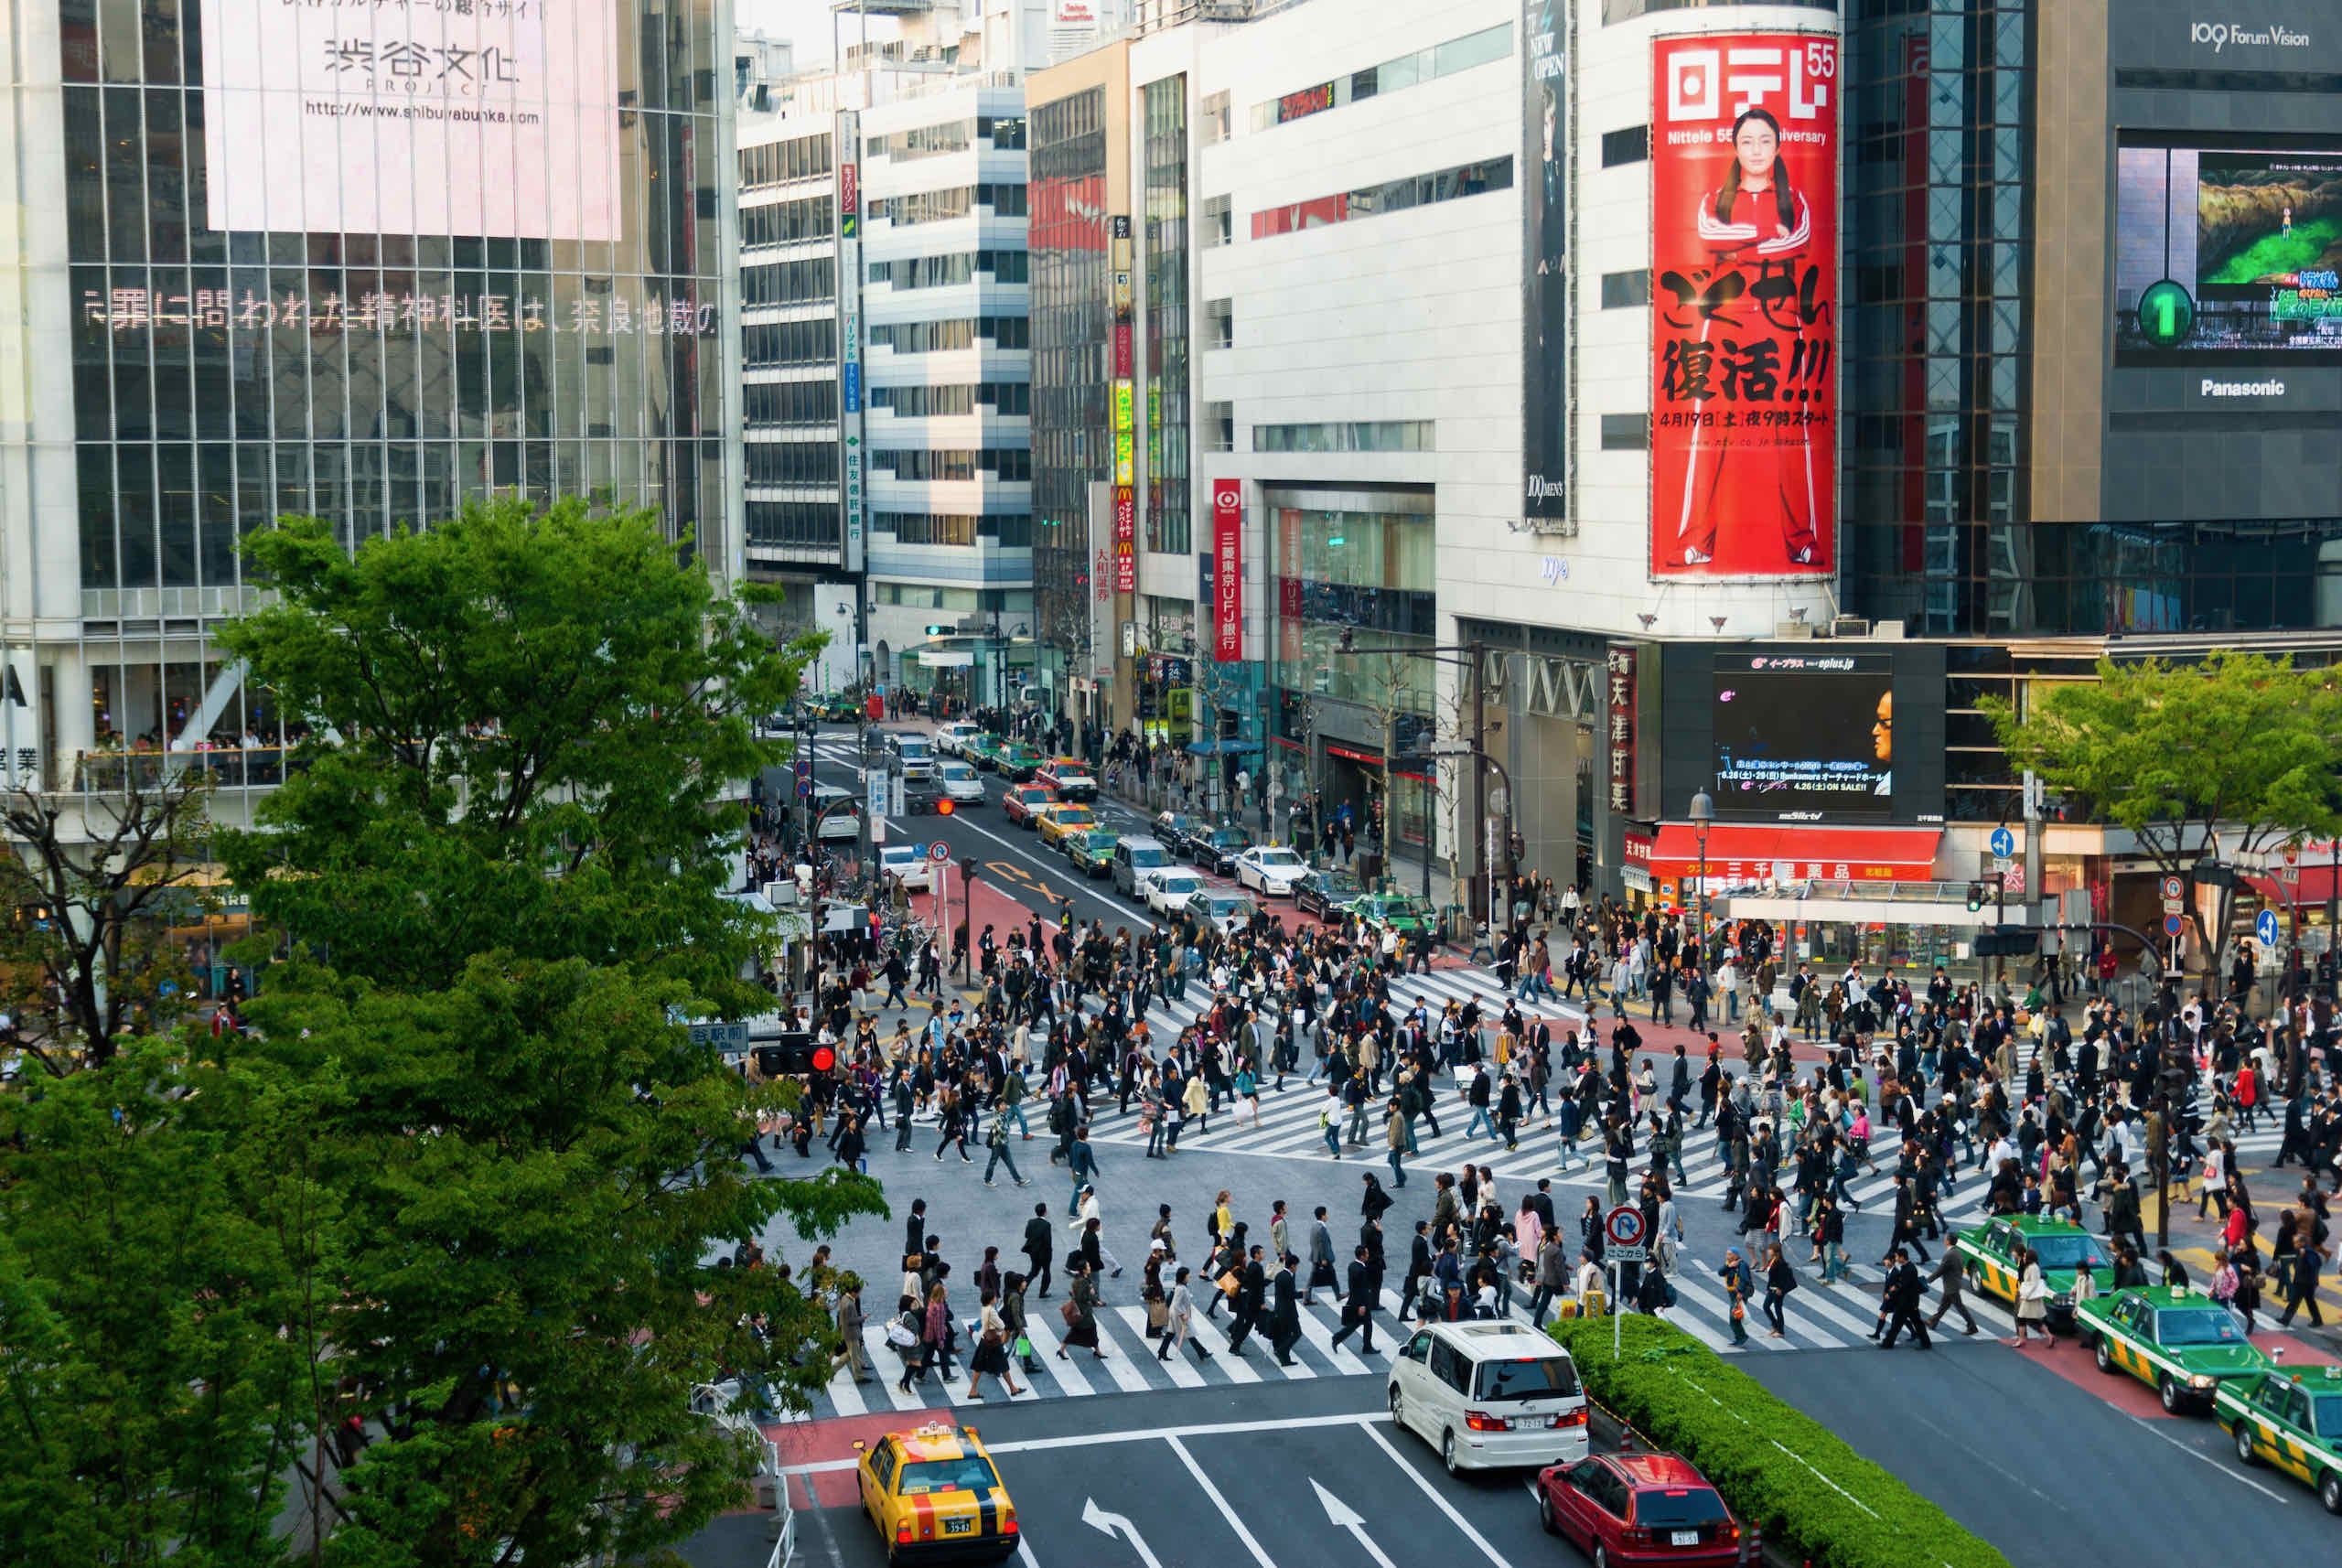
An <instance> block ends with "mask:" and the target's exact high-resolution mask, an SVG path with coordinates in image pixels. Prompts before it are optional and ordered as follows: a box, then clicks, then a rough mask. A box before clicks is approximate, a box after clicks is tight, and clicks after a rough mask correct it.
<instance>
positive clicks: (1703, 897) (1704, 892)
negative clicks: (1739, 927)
mask: <svg viewBox="0 0 2342 1568" xmlns="http://www.w3.org/2000/svg"><path fill="white" fill-rule="evenodd" d="M1715 816H1716V804H1715V802H1714V800H1709V799H1708V792H1707V791H1706V790H1705V789H1702V790H1699V791H1697V792H1696V793H1694V794H1693V795H1692V823H1693V825H1694V826H1695V828H1696V829H1697V831H1698V832H1699V835H1700V966H1701V967H1702V968H1703V969H1705V968H1706V967H1707V962H1708V824H1709V823H1710V822H1714V821H1715Z"/></svg>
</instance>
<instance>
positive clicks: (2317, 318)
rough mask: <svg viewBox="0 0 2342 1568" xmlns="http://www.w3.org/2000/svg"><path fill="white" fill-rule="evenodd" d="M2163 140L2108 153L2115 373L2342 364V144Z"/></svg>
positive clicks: (2132, 141)
mask: <svg viewBox="0 0 2342 1568" xmlns="http://www.w3.org/2000/svg"><path fill="white" fill-rule="evenodd" d="M2166 140H2167V138H2156V137H2152V136H2148V135H2143V134H2142V135H2137V136H2135V137H2133V136H2126V137H2125V138H2124V140H2123V142H2122V145H2121V147H2120V148H2119V149H2118V162H2117V175H2116V187H2117V190H2116V227H2115V242H2114V256H2115V260H2114V295H2115V333H2114V349H2115V357H2116V361H2117V362H2118V363H2122V362H2131V363H2173V362H2180V363H2185V362H2193V361H2196V360H2199V359H2208V358H2213V357H2219V356H2226V357H2229V358H2231V359H2233V360H2240V361H2242V362H2248V363H2250V362H2255V361H2259V362H2266V358H2267V356H2270V355H2273V354H2302V353H2305V354H2311V355H2318V356H2323V355H2328V354H2331V355H2334V356H2336V362H2342V288H2337V272H2342V141H2330V142H2328V143H2326V144H2325V145H2320V146H2313V147H2294V148H2285V147H2270V146H2241V145H2239V146H2222V145H2207V144H2206V142H2205V139H2204V138H2201V137H2196V138H2190V139H2189V140H2188V141H2187V142H2186V144H2185V145H2147V144H2149V143H2150V142H2156V143H2161V142H2163V141H2166Z"/></svg>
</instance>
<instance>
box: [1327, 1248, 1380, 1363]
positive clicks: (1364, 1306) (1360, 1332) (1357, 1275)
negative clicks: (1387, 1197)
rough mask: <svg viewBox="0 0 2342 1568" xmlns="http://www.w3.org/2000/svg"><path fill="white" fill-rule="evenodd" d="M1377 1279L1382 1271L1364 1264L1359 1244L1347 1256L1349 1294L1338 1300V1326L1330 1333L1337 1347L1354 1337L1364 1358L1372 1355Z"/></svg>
mask: <svg viewBox="0 0 2342 1568" xmlns="http://www.w3.org/2000/svg"><path fill="white" fill-rule="evenodd" d="M1370 1223H1371V1222H1370ZM1381 1279H1382V1271H1381V1270H1380V1269H1378V1268H1376V1267H1375V1266H1374V1265H1373V1264H1372V1263H1370V1262H1367V1253H1366V1247H1365V1245H1364V1244H1363V1243H1360V1244H1359V1248H1358V1250H1357V1251H1355V1252H1353V1253H1352V1254H1351V1255H1350V1288H1349V1294H1348V1295H1347V1296H1345V1297H1343V1299H1342V1326H1340V1327H1339V1328H1338V1329H1336V1330H1335V1331H1334V1341H1333V1342H1334V1344H1335V1346H1336V1347H1337V1348H1339V1346H1340V1345H1341V1342H1342V1341H1343V1340H1345V1339H1347V1338H1348V1337H1350V1336H1351V1335H1352V1334H1356V1335H1357V1336H1358V1337H1359V1347H1360V1348H1362V1349H1364V1350H1365V1351H1366V1353H1367V1354H1368V1355H1370V1356H1371V1355H1373V1354H1374V1305H1375V1297H1376V1296H1377V1295H1378V1294H1380V1291H1381Z"/></svg>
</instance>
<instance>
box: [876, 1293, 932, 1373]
mask: <svg viewBox="0 0 2342 1568" xmlns="http://www.w3.org/2000/svg"><path fill="white" fill-rule="evenodd" d="M925 1332H926V1319H925V1318H924V1317H922V1316H920V1313H919V1300H918V1298H917V1297H915V1296H908V1295H906V1296H903V1297H901V1298H900V1300H899V1302H898V1310H897V1312H896V1314H895V1316H894V1317H893V1318H892V1319H891V1320H890V1321H889V1322H888V1323H887V1325H886V1348H888V1349H889V1350H892V1351H893V1352H894V1353H895V1354H896V1355H897V1356H899V1357H901V1358H902V1360H903V1375H902V1376H901V1377H899V1378H897V1379H896V1380H895V1387H897V1388H898V1389H900V1390H901V1391H903V1392H905V1393H910V1392H911V1391H912V1389H911V1377H912V1375H913V1374H914V1373H915V1372H918V1371H919V1370H920V1364H921V1362H922V1360H923V1359H924V1357H923V1355H922V1352H921V1348H920V1336H921V1335H922V1334H924V1333H925Z"/></svg>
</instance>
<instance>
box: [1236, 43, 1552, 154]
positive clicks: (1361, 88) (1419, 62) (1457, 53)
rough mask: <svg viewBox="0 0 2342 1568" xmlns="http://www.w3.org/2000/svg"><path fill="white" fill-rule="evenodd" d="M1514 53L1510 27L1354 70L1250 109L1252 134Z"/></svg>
mask: <svg viewBox="0 0 2342 1568" xmlns="http://www.w3.org/2000/svg"><path fill="white" fill-rule="evenodd" d="M1511 52H1512V25H1511V24H1510V23H1509V22H1507V23H1503V24H1500V25H1499V26H1497V27H1484V28H1482V29H1481V30H1480V31H1478V32H1477V33H1466V34H1465V35H1464V36H1463V37H1462V38H1450V39H1449V40H1448V41H1447V42H1445V43H1444V44H1434V45H1432V46H1431V47H1430V48H1423V49H1417V50H1415V51H1413V53H1411V54H1403V55H1401V56H1400V57H1399V58H1398V59H1390V60H1384V61H1383V62H1382V63H1381V64H1380V65H1370V66H1368V67H1367V68H1366V69H1365V70H1354V71H1352V72H1350V73H1349V74H1348V76H1338V77H1336V78H1335V79H1334V80H1333V81H1321V82H1319V83H1317V85H1316V86H1315V87H1305V88H1302V89H1300V90H1299V91H1295V92H1287V93H1284V95H1282V96H1280V97H1276V98H1272V99H1269V100H1267V101H1266V102H1261V103H1255V104H1253V105H1252V129H1253V130H1255V131H1266V130H1269V129H1270V128H1272V127H1273V126H1277V125H1283V124H1288V123H1289V122H1292V121H1295V120H1305V119H1307V118H1308V117H1309V116H1310V115H1312V114H1322V113H1325V112H1326V111H1327V110H1328V109H1339V108H1341V107H1342V106H1343V105H1344V104H1346V103H1360V102H1365V101H1366V100H1367V99H1370V98H1373V97H1377V96H1379V95H1380V94H1382V93H1385V92H1396V91H1400V90H1401V89H1402V88H1407V87H1414V86H1417V85H1419V84H1421V83H1423V82H1426V81H1436V80H1438V79H1439V78H1440V77H1443V76H1452V75H1454V74H1455V73H1456V72H1457V71H1459V70H1471V69H1472V67H1474V66H1476V65H1486V64H1488V62H1489V61H1490V60H1498V59H1504V58H1505V57H1506V56H1507V55H1509V54H1510V53H1511Z"/></svg>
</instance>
